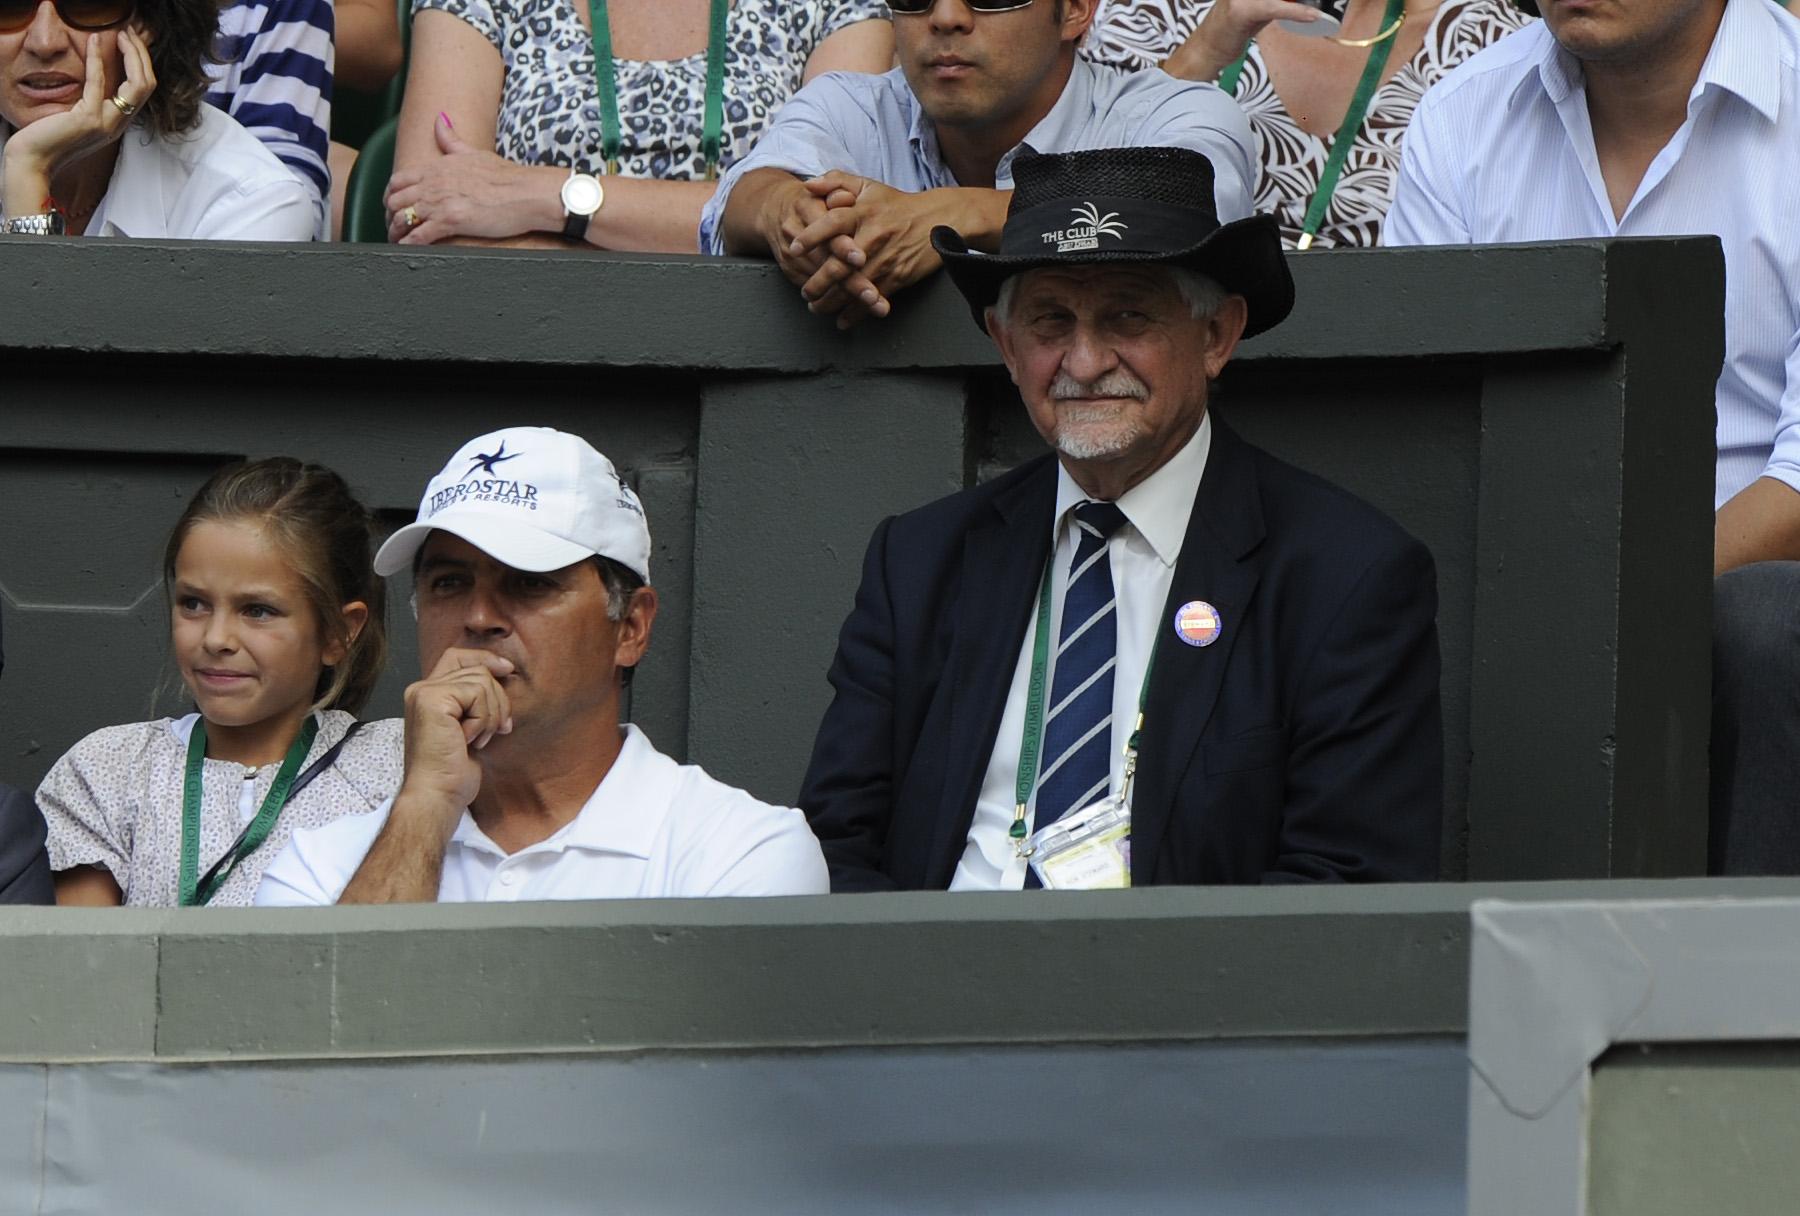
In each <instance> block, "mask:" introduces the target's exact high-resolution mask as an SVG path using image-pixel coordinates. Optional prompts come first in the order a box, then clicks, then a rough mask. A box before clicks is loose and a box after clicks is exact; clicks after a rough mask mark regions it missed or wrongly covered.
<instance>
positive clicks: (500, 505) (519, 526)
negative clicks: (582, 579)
mask: <svg viewBox="0 0 1800 1216" xmlns="http://www.w3.org/2000/svg"><path fill="white" fill-rule="evenodd" d="M434 530H441V531H444V532H448V533H450V534H451V535H453V536H460V537H461V538H462V539H464V540H466V541H468V542H469V543H470V544H471V545H474V546H475V547H476V548H477V549H480V550H481V551H482V552H483V553H486V554H487V555H488V556H489V557H492V558H494V559H495V560H496V561H501V562H504V563H506V564H507V565H509V566H511V567H513V568H514V569H516V570H530V571H533V572H534V573H542V572H543V571H545V570H560V569H562V568H563V567H564V566H572V565H574V564H575V563H576V562H579V561H583V560H585V559H587V558H590V557H594V556H596V555H597V556H600V557H606V558H611V559H612V560H613V561H616V562H618V563H619V564H620V565H622V566H624V567H625V568H627V569H628V570H631V571H633V572H634V573H636V574H637V575H638V577H639V578H642V579H643V580H644V581H645V582H646V583H648V582H649V581H650V526H649V524H648V522H647V521H646V520H645V519H644V506H643V504H642V503H640V502H639V501H638V496H637V495H636V494H634V493H633V492H632V489H631V487H630V486H628V485H626V484H625V479H624V478H623V477H620V476H619V473H618V470H616V469H614V468H613V463H612V461H610V460H608V459H607V458H606V457H604V456H602V455H601V454H600V453H599V452H596V451H595V450H594V449H593V447H592V445H590V444H589V443H588V442H587V440H585V439H582V438H580V437H579V436H576V435H568V434H565V433H563V432H562V431H555V430H551V429H550V428H549V427H544V426H513V427H507V428H506V429H505V430H501V431H493V432H490V433H489V434H486V435H482V436H480V437H479V438H476V439H471V440H469V442H467V443H465V444H463V445H462V447H461V448H460V449H458V450H457V453H456V455H454V456H452V457H451V458H450V463H449V464H447V465H445V466H444V469H443V471H442V472H441V473H439V474H438V475H437V476H436V477H433V478H432V479H431V481H430V483H429V484H427V485H426V487H425V497H423V498H422V499H420V500H419V518H418V519H417V520H416V521H415V522H413V523H410V524H407V525H406V526H405V527H404V528H401V529H400V530H399V531H398V532H396V533H394V534H393V535H392V536H390V537H388V539H387V543H386V544H384V545H382V546H381V549H380V551H379V552H377V553H376V554H375V569H376V572H377V573H380V574H384V575H387V574H398V573H399V572H400V571H402V570H404V569H406V568H407V567H408V566H410V565H411V564H412V560H413V554H415V553H417V552H418V551H419V546H421V545H423V544H424V543H425V537H426V536H428V535H429V534H430V533H431V532H432V531H434Z"/></svg>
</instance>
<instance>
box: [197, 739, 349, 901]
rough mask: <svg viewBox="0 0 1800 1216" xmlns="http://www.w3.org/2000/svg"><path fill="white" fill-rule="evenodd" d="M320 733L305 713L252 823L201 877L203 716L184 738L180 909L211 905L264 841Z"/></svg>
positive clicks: (204, 767) (203, 758)
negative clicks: (191, 731) (303, 720)
mask: <svg viewBox="0 0 1800 1216" xmlns="http://www.w3.org/2000/svg"><path fill="white" fill-rule="evenodd" d="M318 733H319V720H318V719H317V718H315V717H313V716H312V715H311V714H308V715H307V716H306V725H305V726H303V727H301V728H300V734H299V735H298V736H297V737H296V738H295V739H294V742H293V744H292V746H290V747H289V748H288V752H287V757H286V758H285V759H284V760H282V762H281V771H280V772H278V773H276V774H275V784H274V785H272V786H270V787H269V793H268V796H267V797H265V798H264V799H263V802H262V807H261V808H260V809H259V810H258V811H257V812H256V818H254V819H252V820H251V821H250V826H249V827H247V828H245V829H244V832H243V834H242V835H241V836H239V837H238V838H237V840H236V842H235V843H233V844H232V846H231V848H230V849H228V850H226V852H225V856H223V857H221V858H219V860H218V861H217V862H215V863H214V865H213V868H212V869H210V870H208V871H207V872H206V876H205V877H204V878H202V877H200V806H201V802H202V799H203V797H204V785H203V778H204V774H205V770H206V719H205V718H199V719H196V720H195V722H194V732H193V734H191V735H189V736H188V750H187V774H186V779H185V780H184V781H183V782H182V786H181V890H180V899H181V906H182V907H184V908H191V907H194V906H196V905H204V904H208V903H211V902H212V897H213V896H214V895H217V894H218V893H219V888H220V887H222V886H224V885H225V880H226V879H228V878H230V877H231V873H232V871H233V870H235V869H237V866H238V862H240V861H242V860H243V859H244V858H246V857H248V856H250V854H252V853H254V852H256V850H257V849H259V848H261V847H262V843H263V841H265V840H267V839H268V838H269V833H270V832H272V831H273V830H274V829H275V820H276V819H278V818H279V817H280V815H281V808H282V807H283V806H285V805H287V800H288V792H289V791H290V790H292V789H293V787H294V778H295V777H296V776H298V775H299V772H300V762H301V761H303V760H305V759H306V753H307V752H309V751H311V750H312V745H313V739H314V737H315V736H317V735H318Z"/></svg>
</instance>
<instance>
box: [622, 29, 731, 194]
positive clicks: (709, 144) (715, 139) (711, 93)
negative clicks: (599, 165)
mask: <svg viewBox="0 0 1800 1216" xmlns="http://www.w3.org/2000/svg"><path fill="white" fill-rule="evenodd" d="M730 7H731V0H712V22H711V25H712V28H711V31H710V32H709V33H708V35H707V38H706V118H705V125H704V126H703V127H702V128H701V132H700V154H701V156H703V157H704V158H705V160H706V180H708V181H712V180H713V179H714V178H716V177H718V176H719V151H720V148H721V146H722V140H723V137H724V133H725V17H726V14H727V12H728V11H729V10H730ZM588 19H589V20H590V21H591V22H592V24H593V27H594V75H595V76H596V77H598V78H599V81H600V155H601V156H602V157H604V158H605V159H606V171H607V172H608V173H611V174H614V175H617V173H618V172H619V149H620V148H621V147H623V146H624V142H625V139H624V134H623V132H622V131H621V129H620V127H619V81H618V76H617V73H616V71H615V69H614V66H613V53H612V23H611V22H610V21H608V20H607V17H606V0H588Z"/></svg>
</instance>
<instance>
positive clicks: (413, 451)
mask: <svg viewBox="0 0 1800 1216" xmlns="http://www.w3.org/2000/svg"><path fill="white" fill-rule="evenodd" d="M0 251H3V253H4V256H5V258H6V264H7V268H8V274H9V282H12V283H16V284H20V285H21V286H20V288H19V291H20V294H21V296H22V298H25V299H28V300H30V301H31V304H32V306H31V307H29V308H26V309H23V310H19V311H18V312H17V314H16V315H10V316H9V323H8V325H7V326H6V327H5V329H6V332H5V333H3V334H0V357H4V359H5V360H6V367H7V375H6V379H5V386H4V388H0V518H5V519H6V520H7V527H6V528H5V529H4V531H3V532H0V605H3V606H4V609H5V611H6V613H7V615H8V621H9V625H8V631H7V637H8V639H9V641H10V642H11V646H10V648H9V652H10V653H9V667H8V671H7V674H6V677H5V681H4V683H0V779H10V780H12V781H14V782H15V783H18V784H23V785H30V784H32V783H34V782H35V781H36V780H37V779H38V778H39V777H40V776H41V774H42V773H43V771H44V770H45V769H46V768H47V767H48V766H49V764H50V763H52V762H53V760H54V759H55V757H56V756H57V755H59V754H60V753H61V752H62V751H63V750H64V749H65V748H67V747H68V746H69V745H70V744H71V743H72V742H73V741H74V740H75V739H77V738H79V737H80V735H82V734H83V733H85V732H86V731H88V730H91V729H93V728H95V727H98V726H101V725H105V724H108V723H111V722H116V721H125V720H130V719H134V718H139V717H143V716H145V715H146V714H147V713H148V712H149V708H148V707H149V705H150V702H151V693H152V690H153V688H154V687H155V686H156V684H157V682H158V677H159V674H160V673H161V670H162V667H163V659H162V653H163V650H164V646H163V636H164V632H165V631H164V627H163V623H162V620H163V618H162V612H163V609H162V606H161V603H160V590H159V588H158V586H157V580H156V570H155V563H156V554H157V552H158V551H159V549H160V547H161V543H162V539H163V536H164V535H165V533H166V529H167V528H168V526H169V525H170V524H171V523H172V522H173V520H174V518H175V516H176V515H177V514H178V512H179V510H180V506H181V504H182V502H183V501H184V500H185V498H186V496H187V495H188V494H189V493H191V491H192V489H193V488H194V487H195V486H197V485H198V484H199V482H200V481H201V480H202V479H203V478H204V477H205V476H206V474H207V473H208V472H209V471H210V470H211V469H212V468H214V467H216V466H217V464H218V463H220V462H221V461H224V460H227V459H230V458H233V457H235V456H238V455H245V454H250V455H264V454H270V453H275V452H283V453H288V454H292V455H296V456H303V457H306V458H310V459H317V460H322V461H324V462H325V463H328V464H331V465H333V466H334V467H337V468H339V469H340V471H342V472H344V473H345V475H346V476H347V477H349V478H350V480H351V482H352V484H354V485H355V486H356V487H357V488H358V489H359V490H360V491H361V492H362V493H363V494H364V495H365V496H366V497H367V499H368V500H369V501H370V502H371V503H372V504H374V505H375V506H377V507H379V508H380V509H381V510H382V511H383V513H384V515H385V517H386V518H387V519H388V520H390V521H391V522H399V521H401V520H403V519H405V518H407V517H409V516H410V513H411V511H412V509H413V507H414V505H415V504H416V501H417V494H418V491H419V489H420V488H421V487H422V485H423V483H424V481H425V479H426V478H427V477H428V476H429V475H430V473H431V472H432V471H433V470H434V469H435V468H436V466H437V465H438V464H439V463H440V462H441V461H442V459H443V458H444V457H445V456H446V455H447V454H448V453H449V452H450V451H452V450H454V449H455V447H456V446H457V445H458V444H459V443H460V442H461V441H462V440H463V439H465V438H467V437H469V436H470V435H472V434H475V433H478V432H479V431H481V430H484V429H487V428H489V427H492V426H496V425H501V424H507V423H545V424H549V425H557V426H562V427H565V428H567V429H570V430H573V431H577V432H579V433H582V434H584V435H586V436H588V437H589V438H590V439H592V440H593V441H594V442H595V443H596V445H597V446H599V447H600V448H601V449H602V450H604V451H606V452H608V453H609V454H610V455H612V456H613V457H614V458H615V460H617V461H618V462H619V463H620V465H621V466H622V467H623V468H624V469H625V470H626V472H627V475H628V476H630V477H632V478H633V479H634V480H635V481H636V482H637V484H638V486H639V488H640V490H642V491H643V493H644V497H645V500H646V505H647V507H648V509H649V513H650V518H651V522H652V527H653V531H654V533H655V535H656V537H657V549H656V555H655V563H656V566H655V577H656V579H657V581H658V583H659V584H660V585H661V586H662V588H663V592H664V603H665V605H666V608H665V614H664V616H663V617H661V618H659V624H658V633H657V638H656V641H655V644H654V646H653V649H652V652H651V656H650V659H649V662H648V663H647V665H646V666H645V668H644V669H643V671H642V675H641V678H640V679H639V681H638V683H637V685H636V687H635V690H634V697H633V706H632V712H633V716H634V717H635V718H636V719H637V720H638V721H639V722H640V723H641V724H643V725H644V726H645V727H646V729H648V730H649V731H650V733H651V735H652V737H653V738H655V739H656V740H657V742H658V743H659V744H660V745H661V746H663V747H664V748H665V749H666V750H669V751H671V752H673V753H674V754H676V755H679V756H691V757H692V758H694V759H696V760H699V761H700V762H702V763H704V764H705V765H707V767H708V768H710V769H711V770H713V771H714V772H715V773H716V774H717V775H719V776H721V777H723V778H725V779H727V780H730V781H733V782H735V783H738V784H742V785H744V786H746V787H747V788H749V789H751V790H752V791H754V792H756V793H758V794H759V795H761V796H763V797H765V798H768V799H771V800H774V801H788V800H791V799H792V798H793V796H794V793H795V790H796V788H797V786H798V782H799V776H800V773H801V771H802V769H803V767H804V764H805V760H806V755H807V751H808V748H809V745H810V742H811V736H812V731H813V728H814V726H815V724H816V722H817V720H818V716H819V714H820V713H821V712H822V710H823V708H824V705H825V703H826V700H827V698H828V695H829V690H828V688H827V686H826V684H825V682H824V678H823V677H824V671H825V668H826V666H827V664H828V662H829V660H830V656H831V653H832V650H833V647H834V644H835V634H836V630H837V626H838V624H839V622H840V621H841V619H842V617H843V614H844V613H845V612H846V611H847V610H848V607H849V604H850V599H851V594H852V592H853V589H854V586H855V582H856V578H857V575H858V570H859V565H860V559H861V555H862V551H863V547H864V544H865V542H866V539H867V536H868V533H869V531H870V529H871V528H872V527H873V526H874V524H875V523H876V522H877V521H878V520H879V519H880V518H882V517H883V516H884V515H886V514H890V513H892V512H894V511H898V510H903V509H905V508H907V507H909V506H912V505H916V504H919V503H923V502H925V501H928V500H930V499H932V498H934V497H936V496H939V495H941V494H943V493H946V492H948V491H950V490H953V489H955V488H957V487H959V486H962V485H966V484H969V483H970V482H971V481H972V480H973V479H975V478H977V477H979V476H983V475H988V474H991V473H993V472H995V471H998V470H999V469H1002V468H1005V467H1007V466H1009V465H1011V464H1013V463H1016V462H1017V461H1018V460H1021V459H1024V458H1027V457H1029V456H1030V455H1033V454H1035V453H1036V452H1037V450H1038V447H1037V443H1036V440H1035V438H1034V437H1033V436H1032V435H1031V434H1030V432H1029V430H1028V429H1027V427H1026V426H1025V424H1024V423H1023V420H1022V418H1021V417H1020V414H1019V411H1018V408H1017V404H1016V400H1015V399H1014V398H1013V397H1012V394H1011V390H1010V388H1009V387H1008V386H1007V384H1006V381H1005V379H1004V377H1003V376H999V375H996V374H995V371H994V370H993V364H994V355H993V352H992V349H991V347H990V345H989V344H988V343H987V341H986V339H985V338H984V337H983V336H982V335H981V334H980V333H979V331H977V330H976V328H975V327H974V326H973V324H971V323H970V321H969V319H968V314H967V310H966V309H965V308H964V307H963V305H962V302H961V300H960V298H959V297H957V296H956V295H955V293H954V292H953V291H952V290H951V289H950V288H949V286H948V285H947V284H945V283H934V284H930V285H927V286H926V287H924V288H922V289H920V290H918V291H915V292H913V293H911V294H910V296H909V298H907V299H906V300H905V301H904V304H905V307H904V308H902V309H901V310H900V313H899V315H898V316H897V317H895V318H894V319H892V320H891V321H889V322H886V323H883V324H880V325H871V326H867V327H865V328H864V329H863V330H861V331H859V332H857V333H855V334H852V335H850V336H848V337H846V336H843V335H839V334H837V333H836V332H835V331H834V330H832V329H831V327H830V326H829V325H827V324H823V323H820V322H818V321H817V320H816V319H814V318H811V317H808V316H806V315H805V314H804V313H803V312H802V311H801V310H800V309H799V308H798V306H797V303H796V301H795V300H794V299H793V293H792V289H791V288H790V287H789V286H788V285H787V284H786V283H785V282H784V281H783V280H782V279H781V278H780V276H779V275H777V274H776V273H775V272H774V271H773V269H772V268H770V267H768V266H765V265H758V264H754V263H748V262H739V261H712V262H708V261H702V260H700V259H669V258H654V257H629V256H617V257H596V258H585V259H584V258H556V257H548V256H540V255H532V254H526V253H516V252H505V251H496V252H488V253H480V252H470V251H407V250H399V249H361V248H357V249H350V248H333V249H272V248H269V247H243V248H229V247H221V246H206V247H190V246H182V245H179V244H169V243H157V242H133V243H130V244H129V245H118V246H114V247H110V248H101V247H98V246H97V245H96V244H93V243H84V242H65V243H41V242H40V243H35V244H34V243H31V242H29V241H23V240H11V241H5V242H0ZM1293 267H1294V272H1295V276H1296V281H1297V284H1298V291H1299V305H1298V307H1297V309H1296V311H1295V314H1294V316H1293V318H1292V319H1291V320H1290V321H1289V322H1288V323H1287V324H1285V325H1283V326H1282V327H1280V328H1278V329H1277V330H1275V331H1273V332H1272V333H1270V334H1268V335H1265V336H1264V337H1263V338H1260V339H1258V340H1256V341H1254V342H1252V343H1249V344H1247V346H1246V347H1245V349H1244V351H1243V353H1242V355H1241V358H1240V360H1239V361H1238V362H1237V363H1234V365H1233V367H1232V368H1231V369H1229V370H1228V372H1227V375H1226V378H1225V381H1224V384H1223V386H1222V391H1223V396H1222V398H1221V402H1220V406H1219V409H1220V412H1221V414H1222V415H1224V416H1226V417H1228V418H1229V419H1230V421H1231V422H1232V423H1233V424H1234V425H1236V426H1238V427H1239V428H1240V429H1242V430H1243V431H1244V432H1245V433H1246V434H1247V435H1249V437H1250V438H1252V439H1253V440H1255V441H1257V442H1259V443H1262V444H1263V445H1264V446H1266V447H1269V448H1270V449H1271V450H1273V451H1275V452H1276V453H1277V454H1278V455H1282V456H1285V457H1287V458H1288V459H1291V460H1293V461H1294V462H1295V463H1298V464H1301V465H1303V466H1305V467H1307V468H1310V469H1313V470H1315V471H1317V472H1319V473H1321V474H1323V475H1325V476H1327V477H1331V478H1333V479H1334V480H1337V481H1340V482H1342V483H1343V484H1345V485H1347V486H1349V487H1350V488H1351V489H1353V490H1355V491H1356V492H1358V493H1360V494H1362V495H1364V496H1365V497H1367V498H1369V499H1370V500H1371V501H1373V502H1375V503H1376V504H1377V505H1378V506H1381V507H1383V508H1384V509H1386V510H1388V511H1389V512H1391V513H1392V514H1394V515H1395V516H1396V517H1397V518H1398V519H1399V520H1400V521H1401V522H1402V523H1403V524H1404V525H1406V526H1407V527H1408V528H1409V529H1411V530H1412V531H1413V532H1414V533H1415V534H1417V535H1419V536H1420V537H1421V538H1422V539H1424V540H1425V541H1426V542H1427V543H1428V544H1429V545H1430V546H1431V548H1432V550H1433V552H1434V554H1435V555H1436V557H1437V561H1438V567H1439V588H1440V599H1441V603H1442V607H1441V611H1440V618H1439V625H1440V631H1441V635H1442V642H1443V650H1444V657H1445V682H1444V703H1445V713H1446V722H1445V727H1446V730H1445V735H1446V743H1447V749H1448V757H1447V761H1448V762H1447V765H1446V806H1447V812H1446V817H1445V836H1444V841H1443V857H1444V868H1445V872H1446V874H1447V875H1448V876H1451V877H1457V876H1464V875H1467V876H1471V877H1477V878H1533V877H1578V876H1600V875H1608V874H1614V875H1627V874H1680V873H1695V872H1698V871H1699V870H1700V869H1701V868H1702V867H1703V865H1704V855H1705V792H1706V781H1705V775H1706V773H1705V743H1706V729H1707V721H1706V718H1707V695H1706V688H1707V681H1708V675H1709V672H1708V647H1707V645H1706V633H1707V631H1706V628H1705V624H1706V622H1707V620H1708V619H1709V613H1710V598H1709V594H1708V592H1709V587H1710V583H1709V573H1710V569H1711V559H1710V553H1711V488H1710V487H1711V467H1712V458H1711V443H1712V421H1711V420H1712V405H1711V383H1712V380H1713V378H1714V376H1715V375H1716V369H1717V365H1718V360H1719V358H1720V354H1721V352H1722V334H1721V333H1720V332H1719V326H1720V321H1719V317H1720V310H1721V303H1722V299H1723V272H1722V267H1721V262H1720V257H1719V253H1718V248H1717V243H1716V242H1715V241H1712V240H1711V239H1710V238H1709V239H1692V240H1682V241H1656V242H1633V241H1625V242H1613V243H1582V244H1575V245H1568V246H1561V247H1519V248H1510V249H1482V250H1408V251H1373V252H1367V253H1348V252H1347V253H1341V254H1333V255H1332V256H1330V257H1322V256H1312V257H1296V258H1294V259H1293ZM145 300H152V301H155V302H156V303H155V304H154V305H153V306H151V307H148V308H146V307H144V306H143V304H142V301H145ZM397 590H398V591H399V592H400V594H397V595H396V596H395V597H394V598H395V600H396V604H395V606H394V608H395V610H394V611H392V612H391V613H390V623H391V625H392V627H393V630H394V633H395V636H396V640H397V642H398V643H399V645H397V646H396V648H395V651H396V653H395V669H394V674H393V675H392V676H391V677H390V679H389V680H388V681H387V683H386V684H385V685H384V686H383V690H382V693H381V695H380V696H379V697H378V698H377V700H376V703H375V705H374V707H373V710H374V712H375V713H377V714H383V713H392V712H395V711H396V708H397V705H398V700H397V698H398V691H399V689H400V688H401V687H402V686H403V685H404V683H405V681H406V679H407V678H409V677H410V673H411V672H412V670H413V668H414V664H415V659H414V657H413V654H412V646H411V641H410V636H409V635H410V625H409V621H408V619H407V617H406V614H405V611H404V606H403V604H404V598H405V597H404V588H399V589H397ZM1671 620H1678V621H1681V622H1683V623H1684V626H1683V627H1682V628H1680V629H1671V628H1670V627H1669V626H1668V624H1667V622H1669V621H1671ZM162 706H163V707H164V708H178V706H179V699H178V698H176V699H173V700H169V699H165V700H164V701H163V702H162Z"/></svg>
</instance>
